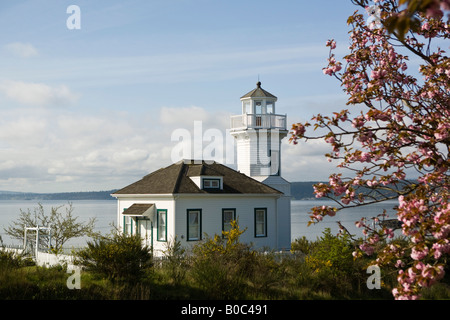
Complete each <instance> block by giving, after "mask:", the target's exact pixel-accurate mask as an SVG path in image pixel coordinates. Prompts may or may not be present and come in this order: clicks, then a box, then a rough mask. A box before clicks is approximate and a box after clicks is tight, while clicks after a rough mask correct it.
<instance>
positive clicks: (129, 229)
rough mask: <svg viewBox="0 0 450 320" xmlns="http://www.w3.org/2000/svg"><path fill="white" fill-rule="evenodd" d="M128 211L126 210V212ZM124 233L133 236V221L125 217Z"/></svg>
mask: <svg viewBox="0 0 450 320" xmlns="http://www.w3.org/2000/svg"><path fill="white" fill-rule="evenodd" d="M125 210H126V209H124V211H125ZM123 233H125V234H133V219H132V218H131V217H129V216H124V217H123Z"/></svg>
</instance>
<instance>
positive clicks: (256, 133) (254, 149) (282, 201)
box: [230, 81, 291, 249]
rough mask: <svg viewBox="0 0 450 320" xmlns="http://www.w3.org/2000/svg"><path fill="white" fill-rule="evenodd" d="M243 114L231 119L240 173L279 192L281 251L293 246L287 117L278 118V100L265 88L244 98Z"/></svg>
mask: <svg viewBox="0 0 450 320" xmlns="http://www.w3.org/2000/svg"><path fill="white" fill-rule="evenodd" d="M240 100H241V107H242V112H241V114H240V115H235V116H232V117H231V128H230V134H231V135H232V136H233V137H234V138H235V142H236V143H235V145H236V156H237V170H238V171H239V172H240V173H243V174H245V175H247V176H249V177H251V178H253V179H255V180H257V181H259V182H262V183H264V184H266V185H268V186H270V187H272V188H274V189H277V190H278V191H280V192H282V194H283V195H282V196H280V198H279V199H278V201H277V210H276V212H275V214H276V221H277V228H276V229H277V234H278V248H280V249H288V248H290V243H291V186H290V183H289V182H288V181H287V180H285V179H284V178H283V177H282V170H281V169H282V168H281V141H282V140H283V139H284V138H285V137H286V136H287V134H288V130H287V127H286V117H287V116H286V115H282V114H277V113H276V108H275V103H276V102H277V100H278V98H277V97H276V96H274V95H273V94H271V93H270V92H268V91H266V90H264V89H263V88H262V87H261V82H259V81H258V82H257V84H256V88H255V89H253V90H252V91H250V92H248V93H247V94H245V95H243V96H242V97H241V98H240Z"/></svg>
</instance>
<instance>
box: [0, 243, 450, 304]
mask: <svg viewBox="0 0 450 320" xmlns="http://www.w3.org/2000/svg"><path fill="white" fill-rule="evenodd" d="M237 236H239V234H237ZM235 240H236V241H234V242H230V241H229V242H228V243H226V241H224V240H223V238H222V237H215V238H211V239H207V240H206V241H204V242H203V243H202V244H200V245H199V247H198V248H196V250H194V251H193V252H189V253H186V252H184V250H182V249H181V248H179V247H177V243H176V242H174V243H172V244H171V245H172V246H173V248H175V249H176V250H168V252H170V254H169V255H168V256H167V257H166V258H165V259H163V260H161V261H156V260H153V262H152V263H147V264H145V266H146V267H145V268H143V270H141V271H142V272H140V273H139V275H140V276H139V278H135V277H125V278H123V277H122V278H121V277H116V276H109V275H108V274H107V273H102V272H99V271H98V270H97V271H96V272H91V271H86V270H85V271H82V272H81V279H80V283H81V288H80V289H72V290H71V289H69V288H68V286H67V280H68V278H69V277H70V276H71V275H72V273H70V272H69V273H68V272H67V269H66V268H65V267H63V266H58V267H51V268H46V267H39V266H36V265H32V264H31V263H30V261H29V260H27V259H24V258H23V257H18V256H14V255H12V254H10V253H5V252H2V251H1V250H0V300H11V299H13V300H199V299H201V300H205V299H206V300H207V299H212V300H233V299H240V300H391V299H393V297H392V295H391V290H392V287H393V285H395V278H394V276H393V275H392V274H390V273H388V272H386V273H384V274H383V275H382V282H381V283H382V288H381V289H372V290H370V289H368V288H367V284H366V281H367V277H368V275H367V273H366V269H367V262H368V261H364V260H360V259H357V260H353V258H352V257H351V251H350V250H348V245H349V244H348V242H347V240H346V239H337V238H336V237H332V236H330V234H325V235H324V237H322V238H321V239H318V240H317V241H316V242H307V241H304V239H303V240H301V239H300V240H299V241H298V242H297V243H294V244H293V248H296V247H297V248H299V247H301V248H302V250H301V253H299V251H297V252H296V253H293V254H290V255H285V256H282V257H280V256H279V255H278V254H275V253H265V254H261V253H260V252H257V251H255V250H253V249H252V248H251V247H249V246H247V245H243V244H240V243H239V242H238V241H237V240H238V239H235ZM124 244H126V245H129V242H127V241H125V242H124ZM117 252H121V251H120V250H118V251H117ZM127 254H129V253H127ZM116 255H118V253H117V254H116ZM113 258H114V256H113ZM101 259H105V258H104V257H103V256H101ZM117 261H124V260H123V258H119V259H118V260H117ZM103 262H105V263H106V260H105V261H103ZM111 263H112V262H111ZM127 267H128V268H129V266H127ZM105 272H107V271H105ZM389 274H390V275H389ZM423 299H428V300H437V299H450V276H449V275H448V274H447V276H446V277H445V278H444V279H443V280H442V281H441V283H439V284H437V285H435V286H433V287H432V288H429V289H426V290H424V292H423Z"/></svg>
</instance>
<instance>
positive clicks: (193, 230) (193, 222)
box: [187, 209, 202, 241]
mask: <svg viewBox="0 0 450 320" xmlns="http://www.w3.org/2000/svg"><path fill="white" fill-rule="evenodd" d="M201 233H202V210H201V209H188V211H187V240H188V241H193V240H201Z"/></svg>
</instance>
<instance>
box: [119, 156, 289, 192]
mask: <svg viewBox="0 0 450 320" xmlns="http://www.w3.org/2000/svg"><path fill="white" fill-rule="evenodd" d="M194 176H222V177H223V189H222V190H219V189H208V190H202V189H200V188H199V187H198V186H197V185H196V184H195V183H194V182H193V181H192V180H191V179H190V177H194ZM208 193H214V194H272V195H279V194H281V192H280V191H278V190H276V189H273V188H271V187H269V186H267V185H265V184H263V183H261V182H259V181H257V180H255V179H253V178H250V177H248V176H246V175H245V174H242V173H239V172H237V171H235V170H233V169H231V168H229V167H227V166H224V165H222V164H219V163H217V162H205V161H194V160H182V161H179V162H177V163H174V164H172V165H170V166H168V167H166V168H162V169H159V170H157V171H155V172H153V173H150V174H148V175H146V176H145V177H143V178H142V179H141V180H139V181H136V182H134V183H132V184H130V185H129V186H127V187H125V188H122V189H120V190H118V191H116V192H115V193H114V195H125V194H208Z"/></svg>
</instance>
